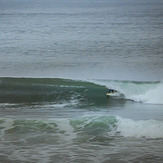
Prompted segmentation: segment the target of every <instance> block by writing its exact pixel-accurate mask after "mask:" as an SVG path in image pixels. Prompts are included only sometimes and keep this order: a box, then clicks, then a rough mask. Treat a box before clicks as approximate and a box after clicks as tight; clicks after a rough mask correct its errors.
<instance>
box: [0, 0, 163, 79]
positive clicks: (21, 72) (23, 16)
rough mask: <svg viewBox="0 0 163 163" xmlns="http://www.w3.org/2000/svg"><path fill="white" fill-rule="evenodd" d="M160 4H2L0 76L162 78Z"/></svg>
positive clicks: (85, 0) (5, 0) (92, 0)
mask: <svg viewBox="0 0 163 163" xmlns="http://www.w3.org/2000/svg"><path fill="white" fill-rule="evenodd" d="M162 20H163V4H162V1H161V0H123V1H122V0H100V1H99V0H78V1H75V0H69V1H67V0H60V1H59V0H46V1H43V0H22V1H20V0H12V1H11V0H1V1H0V37H1V39H0V76H1V77H4V76H5V77H42V78H45V77H48V78H49V77H50V78H73V79H74V78H76V79H83V80H84V79H112V80H139V81H142V80H148V81H160V80H162V78H163V71H162V70H163V35H162V33H163V32H162V29H163V23H162Z"/></svg>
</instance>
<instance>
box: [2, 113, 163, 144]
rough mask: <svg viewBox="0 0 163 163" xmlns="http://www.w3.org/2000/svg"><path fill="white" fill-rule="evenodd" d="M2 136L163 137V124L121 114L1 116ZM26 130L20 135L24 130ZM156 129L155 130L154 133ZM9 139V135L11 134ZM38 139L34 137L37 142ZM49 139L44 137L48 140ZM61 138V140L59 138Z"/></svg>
mask: <svg viewBox="0 0 163 163" xmlns="http://www.w3.org/2000/svg"><path fill="white" fill-rule="evenodd" d="M0 131H1V137H4V138H6V137H7V136H8V133H10V134H13V137H14V138H15V139H16V140H18V138H19V139H21V138H27V139H29V137H30V136H31V137H33V136H34V134H35V136H36V137H37V136H38V133H39V137H42V139H44V138H45V137H44V134H45V133H47V134H51V136H52V138H53V139H54V138H55V139H56V138H57V137H58V139H60V138H61V137H62V138H64V137H65V139H67V134H66V133H69V137H70V138H72V139H76V141H87V142H88V141H101V140H104V139H110V138H111V137H113V136H114V137H119V136H123V137H135V138H143V137H145V138H152V139H159V138H160V139H163V124H162V122H161V121H157V120H139V121H134V120H131V119H124V118H121V117H117V116H86V117H80V118H76V119H67V118H61V119H49V120H46V119H44V120H41V119H34V120H32V119H17V120H13V119H4V118H1V119H0ZM22 131H23V133H22V134H21V135H20V133H21V132H22ZM151 131H152V132H151ZM7 138H8V137H7ZM35 140H36V139H34V141H35ZM44 141H45V140H42V141H41V140H40V142H44ZM58 141H59V140H58Z"/></svg>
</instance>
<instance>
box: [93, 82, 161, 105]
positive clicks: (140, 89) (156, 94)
mask: <svg viewBox="0 0 163 163" xmlns="http://www.w3.org/2000/svg"><path fill="white" fill-rule="evenodd" d="M94 82H95V83H96V84H100V85H105V86H106V87H107V88H112V89H116V90H117V91H118V92H119V95H118V96H119V98H120V97H121V98H125V99H129V100H133V101H136V102H142V103H150V104H163V82H161V81H156V82H153V81H152V82H138V81H111V80H94Z"/></svg>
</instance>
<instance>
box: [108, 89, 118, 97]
mask: <svg viewBox="0 0 163 163" xmlns="http://www.w3.org/2000/svg"><path fill="white" fill-rule="evenodd" d="M116 92H117V91H116V90H114V89H109V90H108V91H107V93H106V95H107V96H110V95H113V94H114V93H116Z"/></svg>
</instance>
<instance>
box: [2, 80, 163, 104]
mask: <svg viewBox="0 0 163 163" xmlns="http://www.w3.org/2000/svg"><path fill="white" fill-rule="evenodd" d="M108 88H112V89H116V90H117V91H118V94H117V95H116V96H115V97H111V98H110V100H117V102H118V100H133V101H137V102H143V103H152V104H163V101H162V97H163V83H162V82H160V81H158V82H136V81H113V80H89V81H79V80H70V79H57V78H0V102H1V103H28V102H56V103H57V104H63V103H66V102H68V101H74V100H76V101H78V104H79V105H81V106H82V105H85V104H86V105H89V104H90V105H105V104H106V103H107V99H106V92H107V90H108Z"/></svg>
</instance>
